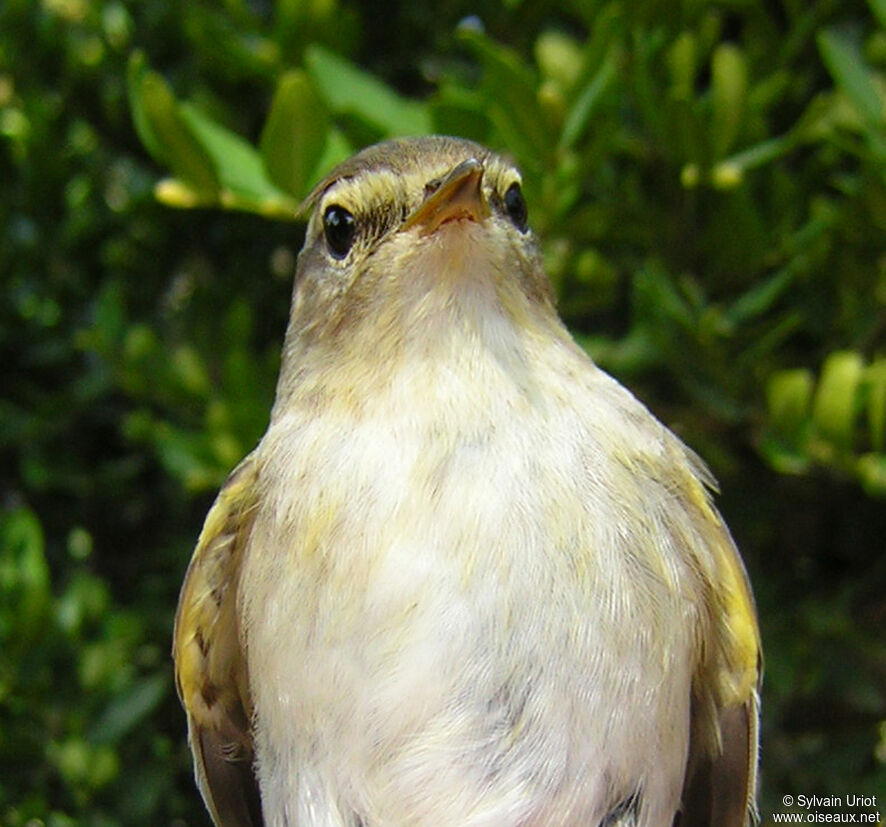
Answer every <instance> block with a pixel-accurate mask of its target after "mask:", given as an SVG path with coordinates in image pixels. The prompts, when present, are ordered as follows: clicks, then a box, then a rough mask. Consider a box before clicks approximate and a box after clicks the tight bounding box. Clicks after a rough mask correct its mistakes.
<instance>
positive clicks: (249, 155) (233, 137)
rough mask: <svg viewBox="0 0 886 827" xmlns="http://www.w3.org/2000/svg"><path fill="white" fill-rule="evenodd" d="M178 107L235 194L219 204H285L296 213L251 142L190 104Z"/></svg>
mask: <svg viewBox="0 0 886 827" xmlns="http://www.w3.org/2000/svg"><path fill="white" fill-rule="evenodd" d="M180 109H181V114H182V119H183V120H184V122H185V123H187V125H188V127H189V128H190V129H191V131H192V133H193V134H194V135H195V136H196V137H197V139H198V140H199V141H200V144H201V145H202V146H203V147H204V148H205V150H206V152H207V153H208V154H209V156H210V157H211V159H212V161H213V163H214V164H215V168H216V169H217V170H218V175H219V181H220V183H221V185H222V187H223V188H224V189H225V190H228V191H229V192H230V193H232V194H233V195H234V196H235V199H232V200H231V201H230V202H228V203H226V201H225V199H224V198H223V199H222V204H224V205H225V206H233V207H240V206H244V207H247V208H248V205H250V204H254V205H256V206H259V207H261V206H262V205H266V208H267V209H271V208H273V207H279V208H280V209H282V210H283V211H285V210H286V209H287V207H288V208H289V210H291V212H292V213H293V215H294V214H295V210H296V206H297V205H296V204H295V202H294V201H292V199H290V198H289V197H288V196H287V194H286V193H285V192H283V191H282V190H280V189H278V188H277V187H276V186H274V184H273V183H271V181H270V179H269V178H268V174H267V172H266V171H265V165H264V162H263V161H262V157H261V155H259V153H258V151H257V150H256V149H255V147H253V146H252V144H250V143H249V142H248V141H246V140H245V139H244V138H241V137H240V136H239V135H237V134H236V133H235V132H232V131H231V130H230V129H227V128H226V127H224V126H222V125H221V124H219V123H217V122H215V121H213V120H212V119H210V118H208V117H207V116H206V115H204V114H203V113H202V112H200V111H199V110H198V109H197V108H196V107H194V106H193V105H191V104H188V103H183V104H181V107H180ZM238 199H240V200H241V201H242V202H245V203H243V204H241V203H239V202H238Z"/></svg>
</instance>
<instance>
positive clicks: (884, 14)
mask: <svg viewBox="0 0 886 827" xmlns="http://www.w3.org/2000/svg"><path fill="white" fill-rule="evenodd" d="M868 5H869V6H870V7H871V11H872V12H873V13H874V17H876V18H877V21H878V22H879V24H880V25H881V26H882V27H883V28H884V29H886V0H868Z"/></svg>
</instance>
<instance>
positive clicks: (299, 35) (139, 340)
mask: <svg viewBox="0 0 886 827" xmlns="http://www.w3.org/2000/svg"><path fill="white" fill-rule="evenodd" d="M481 21H482V22H481ZM152 67H153V68H152ZM884 127H886V6H884V4H883V0H868V2H866V3H865V2H861V0H852V2H847V3H842V4H839V3H833V2H830V0H812V2H807V3H799V2H786V3H777V4H771V3H769V4H753V3H729V4H723V3H713V2H707V1H706V0H704V1H703V2H695V3H678V4H661V3H657V2H653V0H610V1H609V2H604V3H595V4H575V3H570V2H567V1H566V0H542V2H539V3H531V4H530V3H520V2H514V3H505V4H500V3H493V2H489V0H481V2H479V3H472V4H470V5H468V4H464V3H454V4H449V5H448V6H444V7H441V6H440V4H425V3H418V4H416V3H405V2H404V3H394V4H391V5H390V8H389V9H388V10H387V11H386V13H385V14H384V15H379V14H377V13H374V12H371V11H369V10H368V8H366V9H364V8H362V7H357V6H356V5H352V4H348V3H345V2H344V0H327V2H304V0H277V2H275V3H266V4H250V3H246V2H243V0H227V2H225V3H224V4H213V3H210V2H208V0H200V1H199V2H193V3H187V4H177V5H176V4H168V3H165V2H162V0H147V1H146V2H139V3H136V2H134V0H132V2H130V1H129V0H97V2H89V3H87V2H85V0H47V1H46V2H43V3H40V4H38V3H34V2H30V0H6V2H5V3H2V4H0V180H3V181H4V182H10V183H9V184H8V185H7V186H6V188H5V190H4V196H5V197H4V198H3V199H2V200H0V227H2V228H3V229H2V231H0V272H2V273H3V279H4V287H5V294H4V295H5V296H6V299H7V300H6V301H5V302H4V303H3V304H2V305H0V359H2V363H3V364H4V367H5V371H4V373H5V376H4V383H3V389H2V393H0V467H2V468H3V472H4V473H3V475H2V477H0V480H2V489H0V509H2V510H0V515H2V516H0V823H2V824H4V825H6V824H9V825H24V824H27V823H34V824H37V823H45V824H48V825H60V826H61V825H69V824H77V823H83V824H96V825H123V824H126V825H140V824H158V823H173V822H175V823H194V824H199V823H206V821H205V816H204V815H203V814H202V808H201V805H200V803H199V800H198V798H197V795H196V792H195V790H194V787H193V783H192V780H191V776H190V767H189V761H188V756H187V753H186V747H185V743H184V725H183V717H182V715H181V713H180V711H179V709H178V705H177V701H176V699H175V697H174V690H173V687H172V680H171V669H170V664H169V659H168V655H167V652H168V646H169V634H170V631H171V623H172V612H173V609H174V605H175V600H176V594H177V590H178V586H179V584H180V582H181V576H182V573H183V571H184V567H185V565H186V562H187V558H188V554H189V551H190V547H191V545H192V544H193V542H194V539H195V538H196V536H197V533H198V531H199V526H200V521H201V519H202V516H203V515H204V514H205V512H206V508H207V505H208V503H209V501H210V499H211V497H212V495H213V493H214V491H215V489H216V488H217V486H218V485H219V484H220V482H221V481H222V480H223V479H224V476H225V474H226V473H227V471H228V470H229V469H230V468H231V467H232V466H233V465H234V464H235V463H236V461H237V460H238V459H239V458H240V457H241V456H242V455H243V454H245V453H246V452H247V451H248V450H249V449H250V448H251V447H252V445H253V444H254V442H255V440H256V439H257V438H258V437H259V435H260V434H261V432H262V430H263V428H264V427H265V424H266V421H267V415H268V412H269V409H270V404H271V401H272V399H273V388H274V380H275V376H276V370H277V366H278V359H279V350H280V343H281V338H282V332H283V329H284V326H285V322H286V317H287V312H288V304H289V295H290V290H291V276H292V270H293V266H294V258H295V254H296V252H297V249H298V247H299V245H300V234H301V232H302V230H301V224H300V216H299V214H298V207H299V204H300V203H301V200H302V199H303V198H304V196H305V194H306V193H307V192H308V191H309V190H310V188H311V186H312V185H313V184H314V183H315V182H316V181H317V180H318V179H319V178H320V177H321V176H322V174H323V173H324V172H325V171H327V170H328V169H329V168H330V167H331V166H332V165H333V164H334V163H335V162H336V161H338V160H340V159H342V158H343V157H345V156H347V155H348V154H349V153H351V152H352V151H354V150H355V149H357V148H359V147H361V146H363V145H365V144H367V143H369V142H372V141H375V140H380V139H383V138H386V137H391V136H396V135H401V134H419V133H426V132H443V133H450V134H458V135H463V136H465V137H469V138H474V139H476V140H479V141H481V142H484V143H487V144H490V145H492V146H493V147H495V148H497V149H500V150H503V151H505V152H507V153H509V154H510V155H511V156H513V157H514V158H515V160H517V162H518V163H519V164H520V165H521V167H522V168H523V170H524V174H525V184H526V186H525V189H526V193H527V200H528V201H529V204H530V212H531V223H532V225H533V227H534V228H535V230H536V231H537V233H538V234H539V236H540V238H541V239H542V243H543V248H542V252H543V256H544V259H545V263H546V266H547V268H548V271H549V274H550V276H551V278H552V280H553V282H554V284H555V287H556V289H557V292H558V295H559V297H560V308H561V312H562V314H563V315H564V318H565V319H566V320H567V322H568V323H569V324H570V326H571V328H572V329H573V331H574V332H575V335H576V337H577V338H578V339H579V341H580V342H582V344H583V345H584V346H585V347H586V348H587V349H588V350H589V352H590V353H591V354H592V355H593V356H594V358H595V359H596V360H597V361H598V362H600V363H601V364H602V365H603V366H604V367H606V368H607V369H608V370H610V371H612V372H613V373H615V374H617V375H618V376H619V378H621V379H622V381H624V382H625V383H627V384H628V385H629V386H630V387H631V388H633V389H634V390H635V391H636V392H637V393H638V394H639V395H640V396H641V397H642V398H643V399H644V400H645V401H646V402H647V403H648V404H649V405H650V406H651V407H652V408H653V409H654V410H655V411H656V412H657V413H658V414H659V415H660V416H661V417H662V418H663V419H664V420H665V421H666V422H668V423H669V424H670V425H672V426H673V427H675V428H676V429H677V430H678V431H680V432H681V433H682V435H683V436H684V437H685V438H686V439H687V440H688V441H689V442H690V443H691V444H693V445H694V446H695V447H696V448H697V449H698V450H699V452H700V453H701V454H702V455H703V456H704V457H705V458H706V459H707V460H708V461H710V462H711V463H712V465H713V466H714V470H715V472H716V473H717V475H718V477H719V478H720V480H721V484H722V488H723V495H722V497H721V505H722V508H723V510H724V512H725V514H726V517H727V520H728V522H729V524H730V526H731V527H732V529H733V531H734V533H735V535H736V538H737V539H738V541H739V543H740V545H741V546H742V548H743V551H744V554H745V558H746V560H747V562H748V567H749V569H750V573H751V578H752V580H753V582H754V585H755V590H756V593H757V597H758V601H759V607H760V614H761V619H762V624H763V633H764V644H765V649H766V660H767V681H766V686H765V691H764V699H763V710H764V728H763V745H764V748H763V767H764V773H763V806H762V814H763V817H764V823H765V822H767V821H768V819H769V817H770V816H771V813H772V812H773V811H774V810H777V809H779V805H778V802H779V801H780V800H781V797H782V796H783V795H785V794H788V793H790V794H794V795H796V794H800V793H804V794H812V793H819V794H828V793H829V794H836V795H845V794H847V793H849V792H853V793H857V794H863V793H867V794H879V795H881V796H886V723H884V722H886V670H884V664H886V645H884V642H883V639H882V632H881V631H880V630H881V629H882V626H883V618H884V616H886V602H884V601H886V598H884V594H886V558H884V557H883V554H882V546H883V542H882V538H883V537H884V536H886V509H884V508H883V497H884V494H886V444H884V443H886V361H884V360H886V342H884V333H886V323H884V319H886V259H884V253H883V251H884V245H883V239H884V238H886V138H884V135H886V129H884ZM158 171H159V172H160V173H161V174H162V175H165V176H168V177H160V175H158ZM155 196H156V198H157V199H159V201H160V202H161V203H160V204H158V203H157V201H156V200H155ZM167 206H175V207H179V208H181V209H176V210H169V209H167V208H166V207H167ZM219 208H220V209H219ZM232 211H233V212H232ZM269 218H270V219H275V220H273V221H269V220H268V219H269ZM31 819H36V820H37V821H33V822H31V821H29V820H31Z"/></svg>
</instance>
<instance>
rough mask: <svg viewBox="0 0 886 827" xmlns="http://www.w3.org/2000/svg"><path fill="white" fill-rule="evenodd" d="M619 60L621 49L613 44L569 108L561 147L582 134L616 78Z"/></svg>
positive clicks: (573, 143)
mask: <svg viewBox="0 0 886 827" xmlns="http://www.w3.org/2000/svg"><path fill="white" fill-rule="evenodd" d="M620 62H621V49H620V48H618V47H617V46H613V47H612V48H611V49H610V50H609V52H608V54H607V55H606V57H605V59H604V60H603V64H602V65H601V66H600V68H599V69H597V71H596V72H595V73H594V74H593V76H592V77H591V78H590V80H589V81H588V82H587V84H586V85H585V86H584V87H583V88H582V90H581V91H580V92H579V93H578V96H577V98H576V100H575V103H574V104H573V105H572V108H571V109H570V110H569V114H568V115H567V116H566V121H565V123H564V124H563V131H562V133H561V135H560V148H561V149H569V148H571V147H573V146H574V145H575V144H576V143H577V142H578V140H579V138H581V137H582V136H583V135H584V133H585V130H586V129H587V127H588V124H589V123H590V122H591V118H592V117H593V115H594V112H595V111H596V109H597V106H598V105H599V103H600V101H601V100H602V99H603V96H604V95H605V94H606V92H608V91H609V89H610V88H611V86H612V84H613V83H614V82H615V80H616V79H617V78H618V67H619V64H620Z"/></svg>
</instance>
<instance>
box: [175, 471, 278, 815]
mask: <svg viewBox="0 0 886 827" xmlns="http://www.w3.org/2000/svg"><path fill="white" fill-rule="evenodd" d="M257 482H258V463H257V462H256V460H255V459H254V457H253V456H251V455H250V456H249V457H247V458H246V459H244V460H243V461H242V462H241V463H240V465H238V466H237V468H235V469H234V471H233V472H232V473H231V475H230V476H229V477H228V480H227V482H226V483H225V484H224V486H223V487H222V489H221V491H220V492H219V494H218V496H217V497H216V500H215V502H214V504H213V505H212V508H211V509H210V510H209V513H208V514H207V516H206V520H205V522H204V525H203V530H202V531H201V533H200V537H199V540H198V542H197V546H196V548H195V549H194V553H193V556H192V558H191V562H190V565H189V566H188V571H187V575H186V576H185V581H184V585H183V586H182V591H181V596H180V598H179V604H178V611H177V613H176V618H175V630H174V633H173V657H174V660H175V679H176V686H177V689H178V694H179V697H180V698H181V701H182V704H183V705H184V707H185V711H186V712H187V716H188V732H189V737H190V742H191V750H192V752H193V754H194V766H195V772H196V775H197V781H198V784H199V786H200V791H201V793H202V794H203V798H204V800H205V801H206V804H207V807H208V809H209V811H210V813H211V814H212V818H213V821H214V822H215V824H216V825H217V827H259V825H261V824H262V823H263V822H262V816H261V806H260V798H259V792H258V787H257V784H256V780H255V777H254V774H253V757H254V750H253V744H252V732H251V715H252V703H251V699H250V695H249V686H248V676H247V670H246V658H245V653H244V650H243V646H242V635H241V633H240V625H239V620H238V613H237V605H236V604H237V587H238V583H239V577H240V563H241V559H242V556H243V550H244V547H245V545H246V543H247V540H248V537H249V534H250V530H251V526H252V522H253V519H254V516H255V512H256V508H257V504H258V485H257Z"/></svg>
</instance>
